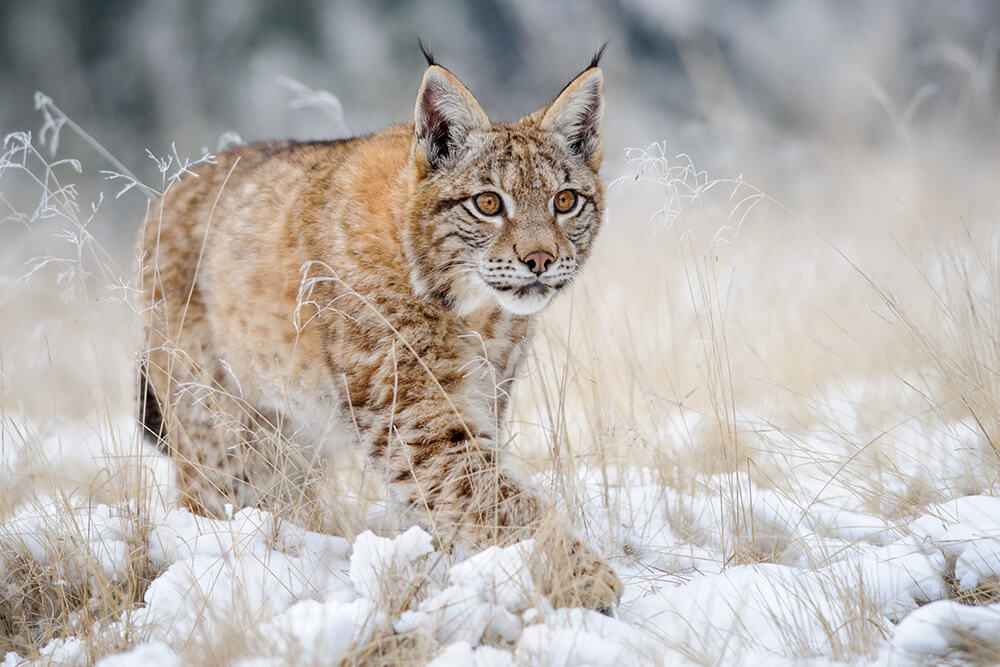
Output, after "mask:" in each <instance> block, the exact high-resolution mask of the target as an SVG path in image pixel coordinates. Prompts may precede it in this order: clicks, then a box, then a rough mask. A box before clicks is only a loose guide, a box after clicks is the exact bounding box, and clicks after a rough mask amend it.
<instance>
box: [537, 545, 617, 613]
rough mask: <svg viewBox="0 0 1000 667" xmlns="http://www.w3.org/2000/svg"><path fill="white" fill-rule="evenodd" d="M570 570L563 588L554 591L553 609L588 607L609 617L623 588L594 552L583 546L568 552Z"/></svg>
mask: <svg viewBox="0 0 1000 667" xmlns="http://www.w3.org/2000/svg"><path fill="white" fill-rule="evenodd" d="M569 556H570V559H571V566H572V570H571V572H570V573H569V576H568V577H567V578H566V580H565V581H564V582H562V584H563V585H558V584H557V585H556V586H554V587H553V590H552V594H551V599H552V603H553V604H554V605H555V606H556V607H587V608H588V609H594V610H596V611H599V612H601V613H602V614H604V615H605V616H612V615H613V614H614V610H615V609H616V608H617V607H618V601H619V600H620V599H621V596H622V591H624V589H625V586H624V585H623V584H622V582H621V579H619V578H618V575H617V574H615V571H614V570H613V569H611V566H610V565H608V563H607V562H606V561H605V560H604V559H603V558H601V557H600V556H599V555H598V554H597V552H595V551H594V550H593V549H591V548H590V547H587V546H585V545H583V544H577V545H575V546H574V548H573V549H571V550H570V554H569Z"/></svg>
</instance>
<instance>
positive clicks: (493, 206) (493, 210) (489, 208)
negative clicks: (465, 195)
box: [472, 192, 503, 215]
mask: <svg viewBox="0 0 1000 667" xmlns="http://www.w3.org/2000/svg"><path fill="white" fill-rule="evenodd" d="M472 203H473V204H475V205H476V208H477V209H479V212H480V213H482V214H483V215H500V212H501V211H503V202H502V201H501V200H500V195H498V194H497V193H495V192H482V193H480V194H478V195H476V196H475V197H473V199H472Z"/></svg>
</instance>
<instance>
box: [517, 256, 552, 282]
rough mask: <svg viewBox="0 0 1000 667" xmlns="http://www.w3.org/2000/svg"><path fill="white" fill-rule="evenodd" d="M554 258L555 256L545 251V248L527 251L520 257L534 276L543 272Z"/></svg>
mask: <svg viewBox="0 0 1000 667" xmlns="http://www.w3.org/2000/svg"><path fill="white" fill-rule="evenodd" d="M555 260H556V258H555V256H554V255H553V254H552V253H550V252H546V251H545V250H536V251H534V252H529V253H528V254H527V255H525V256H524V257H522V258H521V261H522V262H524V263H525V264H527V265H528V269H529V270H530V271H531V272H532V273H534V274H535V275H536V276H540V275H542V274H543V273H545V269H547V268H549V266H550V265H551V264H552V262H554V261H555Z"/></svg>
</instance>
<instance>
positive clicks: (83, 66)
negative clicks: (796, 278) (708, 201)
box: [0, 0, 1000, 248]
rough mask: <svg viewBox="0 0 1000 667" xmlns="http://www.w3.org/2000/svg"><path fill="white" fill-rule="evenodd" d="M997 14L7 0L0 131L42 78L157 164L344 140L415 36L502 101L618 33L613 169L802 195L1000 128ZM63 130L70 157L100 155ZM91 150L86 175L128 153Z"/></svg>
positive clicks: (540, 88)
mask: <svg viewBox="0 0 1000 667" xmlns="http://www.w3.org/2000/svg"><path fill="white" fill-rule="evenodd" d="M998 29H1000V4H998V3H996V2H993V1H992V0H978V1H977V0H957V1H955V2H938V1H934V0H912V1H908V2H878V3H873V2H864V1H862V0H845V1H842V2H798V1H796V0H712V1H703V0H615V1H608V2H575V1H574V2H569V1H564V2H544V3H542V2H534V1H533V0H512V1H509V2H501V1H494V0H484V1H482V2H474V3H463V2H457V1H456V2H449V1H447V0H434V1H429V2H403V1H393V0H380V1H378V2H364V3H362V2H358V3H347V2H327V1H325V0H289V1H287V2H281V3H274V2H267V1H265V0H247V1H244V0H240V1H220V2H211V3H205V2H200V1H199V0H177V1H173V2H130V1H123V0H100V1H97V0H95V1H93V2H53V1H27V0H23V1H18V0H8V2H5V3H4V6H3V9H2V12H0V63H2V65H0V133H2V134H4V135H5V134H7V133H8V132H11V131H15V130H34V131H35V132H36V135H37V131H38V129H39V128H40V123H41V116H40V114H39V113H38V112H37V111H36V110H35V108H34V93H35V91H41V92H43V93H45V94H46V95H48V96H49V97H51V98H52V99H53V101H54V103H55V104H56V105H57V106H58V108H59V109H61V110H62V111H63V112H64V113H65V114H66V115H67V116H68V117H69V118H71V119H72V120H73V121H75V122H76V123H77V124H79V125H80V126H81V127H83V128H84V129H86V131H87V132H89V133H90V134H91V135H92V136H93V138H94V139H95V140H96V141H97V142H99V143H100V144H101V145H102V146H104V147H105V148H106V149H107V150H108V151H109V152H110V153H111V154H113V155H114V156H116V157H117V158H118V159H119V160H120V161H121V163H122V164H123V165H124V166H126V167H127V168H128V169H130V170H131V171H133V172H134V173H135V174H136V175H137V176H139V177H140V178H141V179H143V180H147V181H150V182H154V183H155V182H156V181H158V179H159V175H158V173H157V171H156V168H155V165H154V164H153V162H152V161H151V160H150V159H149V158H148V157H147V154H146V150H147V149H149V150H150V151H152V152H153V153H154V154H156V155H164V154H167V153H170V152H171V144H175V145H176V146H177V149H178V152H179V153H180V155H182V156H187V155H191V156H196V155H198V154H200V150H201V149H202V148H206V149H208V150H210V151H214V150H216V149H217V148H218V147H219V140H220V137H222V136H223V135H226V136H227V137H228V138H230V139H231V138H232V136H233V135H231V134H228V133H236V135H238V136H239V137H241V138H242V139H243V140H246V141H253V140H259V139H267V138H275V137H292V138H299V139H314V138H329V137H336V136H342V135H346V134H359V133H367V132H372V131H376V130H378V129H380V128H383V127H385V126H387V125H389V124H393V123H398V122H404V121H407V120H408V119H409V118H410V116H411V113H412V111H411V110H412V104H413V97H414V94H415V92H416V89H417V87H418V85H419V81H420V77H421V73H422V71H423V68H424V62H423V59H422V57H421V55H420V53H419V51H418V49H417V46H416V40H417V36H420V37H421V38H422V39H423V40H424V41H425V42H426V43H427V44H428V45H429V46H430V48H431V49H432V50H433V52H434V53H435V54H436V56H437V58H438V59H439V60H440V62H441V63H442V64H444V65H445V66H447V67H449V68H450V69H452V70H453V71H454V72H455V73H456V74H457V75H458V76H459V77H460V78H461V79H463V80H464V81H465V82H466V84H467V85H468V86H469V87H470V88H471V90H472V91H473V93H474V94H475V95H476V96H477V97H478V98H479V100H480V101H481V103H482V104H483V106H484V108H485V109H486V110H487V112H488V113H489V114H490V115H491V117H493V118H495V119H502V120H509V119H516V118H518V117H520V116H521V115H524V114H526V113H529V112H531V111H533V110H534V109H536V108H538V107H539V106H541V105H542V104H544V103H545V102H547V101H548V100H550V99H551V98H552V97H553V96H554V94H555V93H556V92H557V91H558V90H559V89H560V88H561V87H562V86H563V85H564V84H565V83H566V82H567V81H568V80H569V78H570V77H571V76H573V75H574V74H575V73H576V72H578V71H579V70H580V69H582V67H583V66H584V65H585V64H586V63H587V62H588V60H589V58H590V56H591V55H592V53H593V52H594V51H596V50H597V48H598V47H599V46H600V45H601V44H602V43H603V42H605V41H608V42H609V46H608V51H607V54H606V57H605V59H604V62H603V66H604V68H605V71H606V81H607V83H606V86H607V97H608V103H607V117H606V126H605V131H606V141H605V143H606V151H605V152H606V155H607V160H608V161H607V169H608V172H607V173H608V175H615V174H616V173H618V172H621V171H622V165H623V159H622V156H623V149H624V148H626V147H629V146H638V147H645V146H647V145H648V144H650V143H652V142H654V141H666V142H667V146H668V147H669V150H670V151H672V152H685V153H689V154H692V155H696V156H697V157H698V162H699V166H701V167H702V168H705V169H708V170H710V171H712V172H719V171H726V172H727V173H729V172H736V173H743V174H745V176H746V177H747V178H748V180H753V182H754V183H756V184H758V185H760V186H761V187H762V188H763V189H765V190H766V191H768V192H769V193H770V194H772V195H774V196H776V197H778V198H779V199H781V200H782V201H785V200H787V199H788V198H790V197H792V196H793V195H794V194H795V190H794V188H795V187H798V186H802V185H803V184H802V183H800V182H798V181H800V180H801V179H798V178H796V175H798V174H801V173H802V170H803V169H804V168H822V167H823V162H824V161H823V160H822V159H820V158H819V157H817V156H818V155H820V154H823V153H827V152H830V151H838V152H840V151H844V150H846V149H849V148H854V147H857V146H862V147H866V148H869V149H873V150H878V149H880V148H884V147H886V146H888V147H889V148H893V147H897V146H899V145H901V144H907V145H908V144H912V143H914V142H917V143H921V144H923V143H931V144H939V143H940V142H941V139H942V137H944V138H945V140H946V141H948V142H952V143H953V142H954V141H956V140H963V141H965V142H966V144H967V145H970V146H976V145H978V146H980V147H985V148H987V149H989V148H992V147H994V146H996V139H997V130H998V125H1000V119H998V116H997V113H996V108H997V107H996V105H995V102H996V100H997V96H998V94H1000V92H998V86H997V85H996V84H997V69H996V65H997V51H998V48H1000V32H998ZM290 80H291V81H290ZM293 82H300V83H301V84H303V85H304V86H306V87H308V88H310V89H314V90H325V91H329V92H330V93H332V94H333V95H334V96H336V98H338V99H339V101H340V103H341V104H342V109H343V117H342V119H340V118H337V117H335V114H332V113H330V107H329V106H327V107H325V108H316V107H315V106H309V105H308V104H307V105H305V106H303V105H301V104H300V103H301V102H303V97H302V95H301V93H300V92H296V90H295V89H294V86H295V84H294V83H293ZM296 107H298V108H296ZM928 128H933V132H930V133H928ZM67 134H69V133H67ZM64 142H68V143H64V144H63V150H62V151H61V156H72V157H85V156H86V155H85V153H84V154H83V155H81V153H83V151H84V149H83V148H81V147H80V146H79V145H78V144H76V143H73V140H72V139H71V138H65V139H64ZM87 162H88V163H87V164H86V165H85V168H86V173H85V174H84V178H83V180H88V179H92V178H95V177H96V171H97V170H98V169H104V168H111V165H109V164H108V163H107V162H106V161H105V162H104V163H103V164H102V163H101V161H100V160H94V161H90V160H88V161H87ZM813 175H815V174H813ZM774 184H779V185H780V188H778V191H775V188H774V187H773V186H774ZM0 187H2V186H0ZM114 191H116V190H113V189H110V188H109V192H114ZM133 204H134V205H135V204H137V202H133ZM131 214H132V211H130V212H129V214H128V215H126V214H125V213H124V211H122V217H129V215H131ZM137 215H141V210H140V211H139V212H138V213H137ZM109 224H110V223H109ZM113 224H114V229H116V230H119V232H118V233H112V234H111V237H109V238H106V239H102V240H103V241H105V242H107V243H110V244H112V245H113V246H115V247H116V248H117V246H118V241H119V233H120V235H121V238H126V239H128V243H130V242H131V238H132V236H131V235H132V233H133V232H134V228H135V224H134V222H130V223H127V224H121V223H119V222H117V221H116V222H114V223H113ZM14 233H15V232H14V231H13V230H11V229H10V228H9V226H6V227H0V234H2V235H3V236H2V237H0V238H10V235H11V234H14ZM126 245H127V243H126Z"/></svg>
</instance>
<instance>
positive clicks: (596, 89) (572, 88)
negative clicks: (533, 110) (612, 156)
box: [539, 49, 604, 171]
mask: <svg viewBox="0 0 1000 667" xmlns="http://www.w3.org/2000/svg"><path fill="white" fill-rule="evenodd" d="M601 50H602V51H603V49H601ZM603 115H604V76H603V75H602V74H601V70H600V68H599V67H597V66H596V65H592V66H591V67H588V68H587V69H586V70H584V71H583V73H581V74H580V75H579V76H578V77H576V78H575V79H573V80H572V81H571V82H570V83H569V85H568V86H566V87H565V88H563V91H562V92H561V93H559V97H557V98H556V99H555V101H554V102H553V103H552V104H550V105H549V106H548V108H547V109H545V112H544V115H543V116H542V120H541V121H540V122H539V127H541V128H542V129H543V130H547V131H549V132H554V133H556V134H558V135H560V136H561V137H562V138H563V139H564V140H565V141H566V144H567V147H568V148H569V150H570V152H571V153H573V154H575V155H579V156H580V157H581V158H583V160H584V162H586V163H587V165H588V166H590V168H591V169H593V170H594V171H597V170H598V169H599V168H600V166H601V156H602V155H603V150H602V148H601V117H602V116H603Z"/></svg>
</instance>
